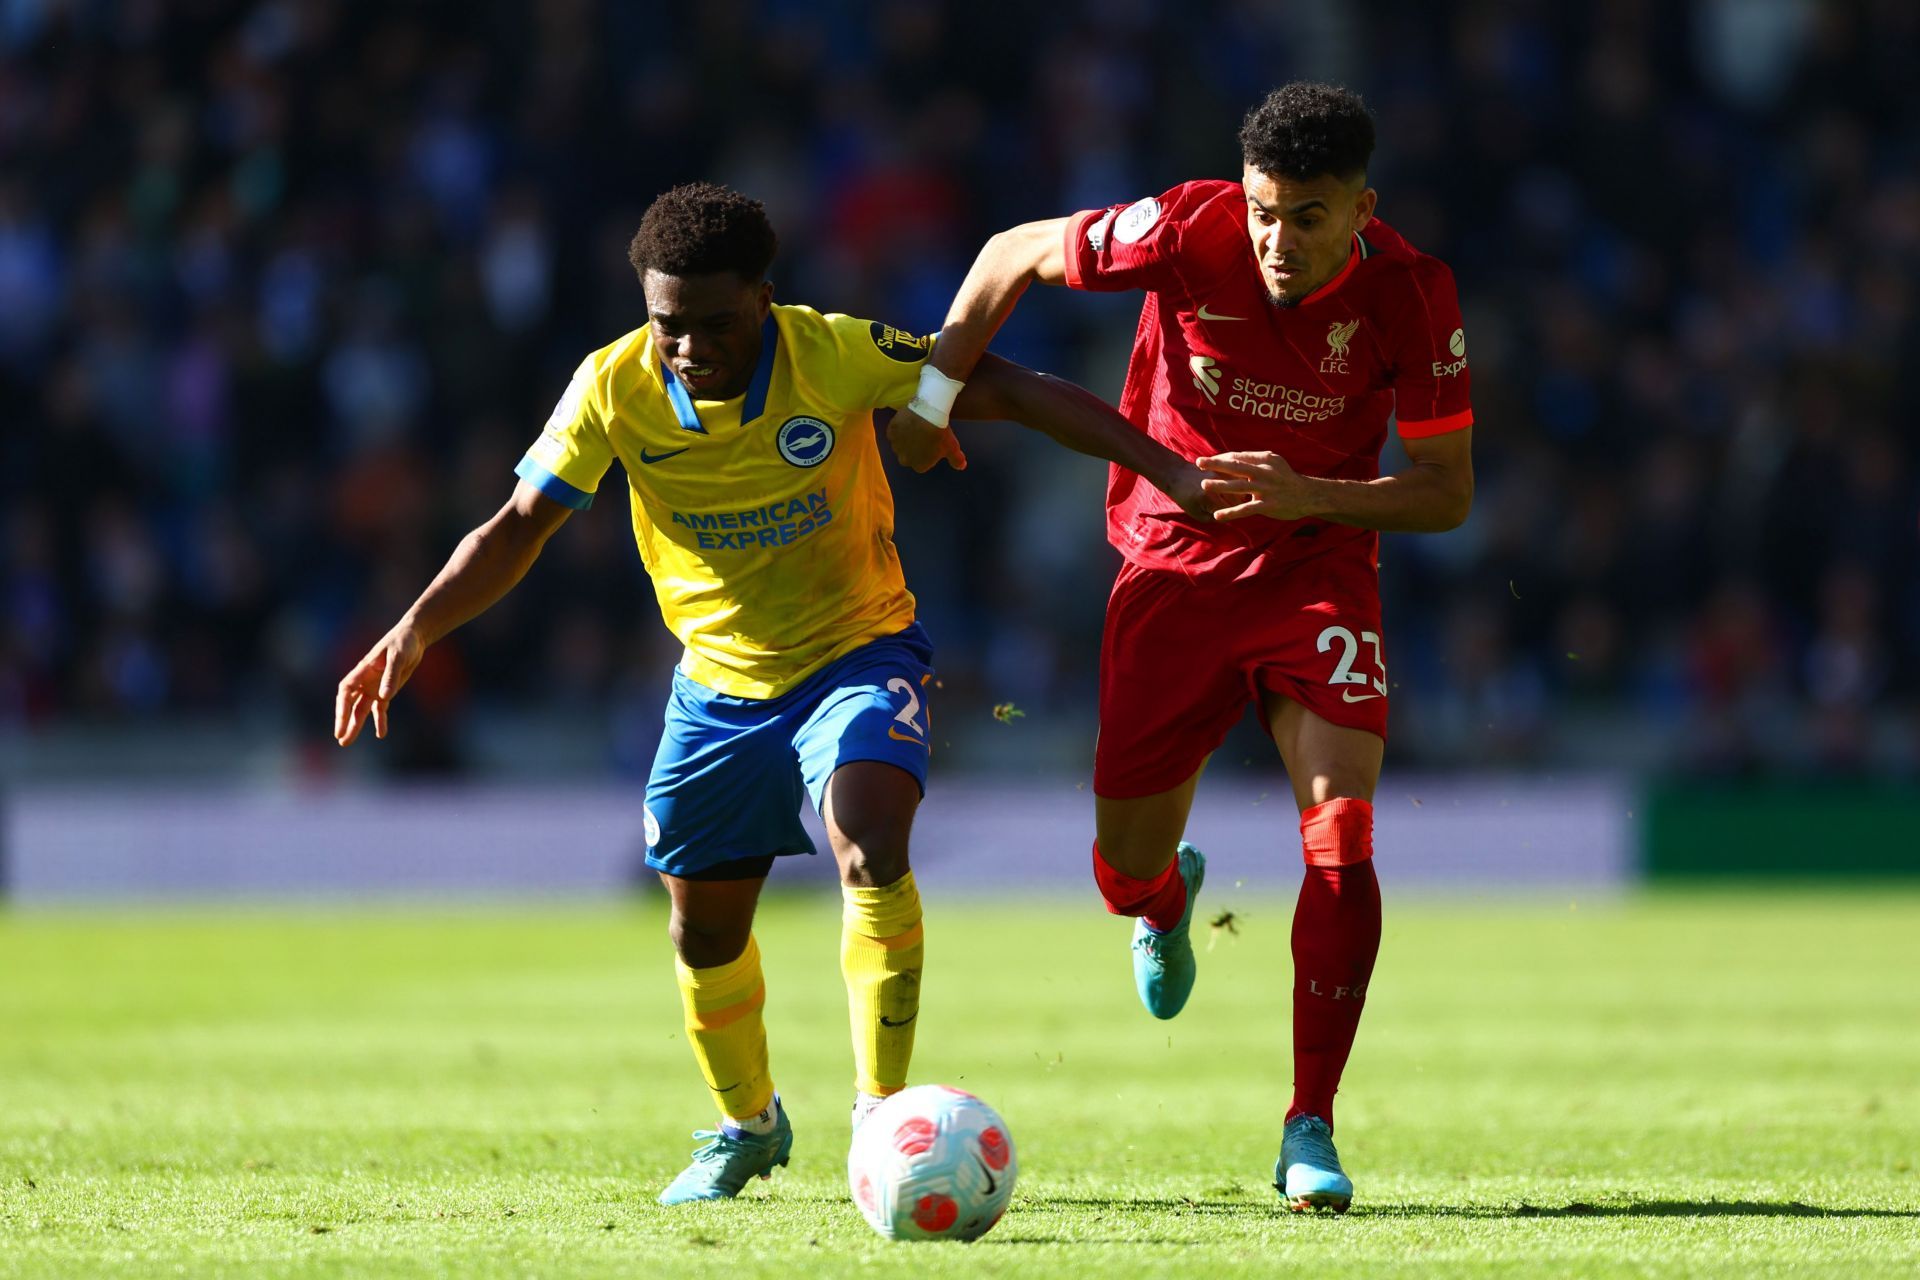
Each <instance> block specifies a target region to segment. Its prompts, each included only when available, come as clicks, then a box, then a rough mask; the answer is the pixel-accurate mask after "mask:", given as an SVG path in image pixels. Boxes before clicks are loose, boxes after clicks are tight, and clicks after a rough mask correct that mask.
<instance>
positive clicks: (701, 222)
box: [627, 182, 780, 282]
mask: <svg viewBox="0 0 1920 1280" xmlns="http://www.w3.org/2000/svg"><path fill="white" fill-rule="evenodd" d="M779 247H780V241H779V238H778V237H777V236H775V235H774V234H773V223H771V222H769V221H768V220H767V210H766V207H765V206H763V205H762V204H761V203H760V202H759V201H758V200H749V199H748V198H747V197H746V196H743V195H741V194H740V193H739V192H738V191H735V190H733V189H732V188H730V187H723V186H721V185H719V184H718V183H714V182H689V183H686V184H685V185H683V186H678V187H675V188H673V189H672V190H671V191H664V192H662V193H661V194H660V196H659V197H658V198H657V199H655V200H654V202H653V203H652V204H650V205H648V206H647V211H646V213H645V214H643V215H642V216H641V218H640V229H639V230H638V231H636V232H634V233H633V240H632V242H631V243H629V244H628V245H627V261H628V262H631V263H632V264H633V269H634V272H635V274H637V275H639V276H640V277H641V278H642V279H643V280H644V279H645V278H646V274H647V272H649V271H660V272H664V273H666V274H667V275H670V276H700V275H709V274H711V273H713V272H716V271H731V272H733V273H734V274H735V275H737V276H739V277H740V278H741V279H743V280H747V281H750V282H751V281H759V280H764V279H766V276H767V268H768V267H770V266H772V265H773V255H774V253H775V251H776V250H778V249H779Z"/></svg>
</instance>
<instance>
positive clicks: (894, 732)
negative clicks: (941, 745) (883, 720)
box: [887, 725, 927, 747]
mask: <svg viewBox="0 0 1920 1280" xmlns="http://www.w3.org/2000/svg"><path fill="white" fill-rule="evenodd" d="M887 736H888V737H889V738H892V739H893V740H894V741H895V742H911V743H912V744H913V745H914V746H916V747H924V746H926V745H927V744H926V743H924V742H922V741H921V740H920V739H918V738H916V737H914V736H913V735H912V734H910V733H902V732H900V731H899V730H898V729H896V728H894V727H893V726H892V725H888V726H887Z"/></svg>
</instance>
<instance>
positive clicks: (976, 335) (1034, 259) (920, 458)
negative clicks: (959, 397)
mask: <svg viewBox="0 0 1920 1280" xmlns="http://www.w3.org/2000/svg"><path fill="white" fill-rule="evenodd" d="M1066 234H1067V219H1065V218H1050V219H1048V220H1047V221H1045V222H1028V223H1024V224H1022V225H1021V226H1017V227H1011V228H1009V229H1008V230H1006V231H1002V232H1000V233H999V234H998V235H996V236H994V237H993V238H992V239H990V240H988V241H987V243H986V245H985V247H983V248H982V249H981V250H980V256H979V257H977V258H975V259H974V260H973V267H972V268H971V269H970V270H969V271H968V272H967V278H966V279H965V280H964V281H962V282H961V285H960V292H959V293H957V294H955V295H954V297H953V306H952V307H950V308H948V310H947V322H946V323H945V324H944V325H942V326H941V327H940V335H939V337H938V338H936V339H935V340H934V344H933V351H932V353H931V354H930V355H929V356H928V358H927V367H926V369H925V370H923V371H922V373H921V376H920V393H919V394H918V395H916V396H915V397H914V398H913V399H912V400H911V401H910V402H909V403H908V404H907V407H906V408H904V409H902V410H900V412H899V413H897V414H895V415H894V426H893V427H892V428H891V429H890V430H889V431H888V433H887V439H888V441H889V442H890V443H891V444H892V445H893V451H894V454H895V456H896V457H898V458H899V459H900V461H901V463H902V464H904V465H906V466H909V467H912V468H913V469H914V470H915V471H929V470H931V469H932V468H933V467H935V466H936V465H938V464H939V462H940V460H941V459H942V458H944V459H946V460H947V463H948V465H950V466H951V467H953V469H954V470H956V471H964V470H965V469H966V466H967V456H966V454H965V453H963V452H961V449H960V444H959V442H958V441H956V440H955V439H954V437H953V433H952V432H951V431H949V430H948V429H947V416H948V412H949V411H950V410H951V409H952V406H953V397H954V394H955V393H957V392H958V391H959V389H960V386H961V385H962V384H964V383H965V382H966V381H967V379H968V378H969V377H970V376H972V374H973V368H974V365H976V364H978V363H979V360H980V357H981V356H982V355H983V354H985V352H986V350H987V344H988V343H990V342H992V341H993V335H994V334H995V333H998V332H999V330H1000V326H1001V325H1002V324H1003V323H1005V321H1006V318H1007V317H1008V316H1009V315H1010V314H1012V312H1013V304H1014V303H1016V302H1018V301H1019V300H1020V295H1021V294H1023V293H1025V292H1026V291H1027V286H1028V285H1030V284H1032V283H1033V282H1034V281H1036V280H1038V281H1039V282H1040V283H1041V284H1065V283H1066V282H1067V251H1066Z"/></svg>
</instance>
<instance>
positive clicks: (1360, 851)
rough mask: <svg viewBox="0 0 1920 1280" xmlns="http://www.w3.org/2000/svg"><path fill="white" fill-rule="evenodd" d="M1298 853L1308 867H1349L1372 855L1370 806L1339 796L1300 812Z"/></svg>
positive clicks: (1359, 800) (1349, 797)
mask: <svg viewBox="0 0 1920 1280" xmlns="http://www.w3.org/2000/svg"><path fill="white" fill-rule="evenodd" d="M1300 852H1301V855H1302V856H1303V857H1304V858H1305V859H1306V863H1307V865H1308V866H1310V867H1350V866H1353V865H1354V864H1356V863H1360V862H1365V861H1367V860H1368V859H1370V858H1372V857H1373V805H1372V804H1370V803H1369V802H1367V801H1365V800H1361V799H1358V798H1357V797H1353V796H1341V797H1339V798H1338V799H1334V800H1328V801H1325V802H1323V803H1321V804H1317V805H1314V806H1313V807H1312V808H1311V809H1308V810H1306V811H1305V812H1304V813H1302V814H1301V815H1300Z"/></svg>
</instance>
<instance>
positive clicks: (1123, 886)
mask: <svg viewBox="0 0 1920 1280" xmlns="http://www.w3.org/2000/svg"><path fill="white" fill-rule="evenodd" d="M1093 882H1094V883H1095V884H1097V885H1099V886H1100V896H1101V897H1102V898H1105V899H1106V901H1107V910H1108V911H1110V912H1112V913H1113V914H1114V915H1116V916H1142V917H1144V918H1145V919H1146V922H1147V927H1148V928H1149V929H1158V930H1159V931H1160V932H1162V933H1165V932H1166V931H1167V930H1168V929H1171V928H1173V927H1174V926H1175V925H1177V924H1179V923H1180V916H1181V915H1182V913H1184V912H1185V911H1186V909H1187V882H1186V881H1185V880H1182V879H1181V878H1180V859H1178V858H1175V859H1174V860H1173V861H1171V862H1169V863H1167V866H1166V870H1164V871H1162V872H1161V873H1160V874H1159V875H1157V876H1155V877H1154V878H1153V879H1151V880H1136V879H1134V878H1133V877H1132V876H1130V875H1124V874H1122V873H1121V872H1118V871H1115V870H1114V869H1113V868H1112V867H1110V866H1108V865H1107V860H1106V859H1105V858H1103V857H1101V856H1100V842H1099V841H1097V840H1096V841H1095V842H1094V845H1093Z"/></svg>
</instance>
